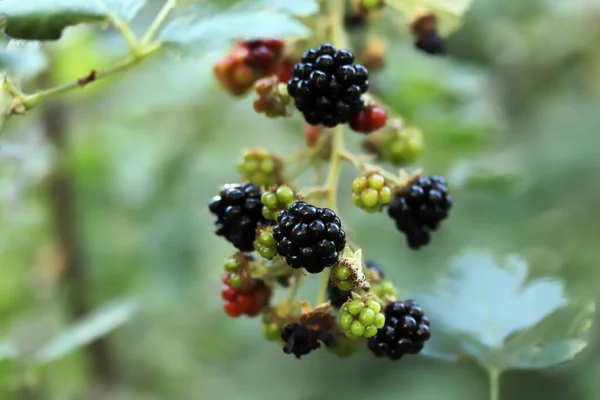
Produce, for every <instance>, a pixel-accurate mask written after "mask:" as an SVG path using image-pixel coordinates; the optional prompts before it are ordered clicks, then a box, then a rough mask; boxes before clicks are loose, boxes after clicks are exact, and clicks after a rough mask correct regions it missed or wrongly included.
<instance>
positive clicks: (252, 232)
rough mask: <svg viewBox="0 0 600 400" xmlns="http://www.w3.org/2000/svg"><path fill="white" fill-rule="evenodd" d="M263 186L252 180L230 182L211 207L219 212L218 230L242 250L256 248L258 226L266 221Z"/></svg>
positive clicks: (211, 210) (217, 219) (213, 210)
mask: <svg viewBox="0 0 600 400" xmlns="http://www.w3.org/2000/svg"><path fill="white" fill-rule="evenodd" d="M261 195H262V192H261V190H260V189H259V188H258V186H256V185H254V184H252V183H244V184H237V183H236V184H227V185H225V186H223V187H222V188H221V192H220V193H219V195H218V196H215V197H213V198H212V199H211V201H210V203H209V205H208V208H209V209H210V212H211V213H213V214H215V225H216V226H217V231H216V234H217V235H219V236H223V237H224V238H225V239H227V240H228V241H229V242H231V243H232V244H233V245H234V246H235V247H237V248H238V249H239V250H241V251H252V250H254V244H253V243H254V239H255V238H256V237H255V236H256V228H257V227H258V225H259V224H262V223H266V220H265V219H264V218H263V216H262V212H261V211H262V207H263V205H262V203H261V202H260V196H261Z"/></svg>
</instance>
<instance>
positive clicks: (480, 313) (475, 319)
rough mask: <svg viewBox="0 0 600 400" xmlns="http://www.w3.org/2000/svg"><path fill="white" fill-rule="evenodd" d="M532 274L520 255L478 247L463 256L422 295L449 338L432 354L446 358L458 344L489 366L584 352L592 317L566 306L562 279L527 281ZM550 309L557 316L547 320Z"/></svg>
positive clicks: (529, 364)
mask: <svg viewBox="0 0 600 400" xmlns="http://www.w3.org/2000/svg"><path fill="white" fill-rule="evenodd" d="M527 273H528V266H527V262H526V261H525V260H524V259H522V258H521V257H518V256H507V257H505V258H504V259H498V258H496V257H495V256H494V255H493V254H491V253H490V252H487V251H474V250H472V251H465V252H464V253H462V254H461V255H459V256H458V257H457V258H456V259H455V260H454V262H453V264H452V267H451V270H450V272H449V274H448V276H446V277H444V278H442V279H441V280H440V281H439V282H438V284H437V285H436V289H435V290H434V291H433V292H432V293H425V294H421V295H420V297H419V301H420V302H421V303H422V304H423V306H424V307H426V308H427V310H428V312H429V313H430V315H431V320H432V325H434V326H437V327H438V332H437V334H438V335H441V336H442V338H440V339H438V340H439V341H441V342H440V343H446V345H445V347H443V348H444V349H445V351H441V352H440V351H433V352H430V353H429V355H431V356H433V357H439V358H446V359H447V358H448V354H447V353H448V351H449V350H448V349H452V346H449V345H448V343H449V344H452V343H454V348H459V349H460V351H461V352H464V353H466V354H467V355H470V356H471V357H473V358H475V359H477V360H478V361H479V362H480V363H481V364H482V365H483V366H485V367H492V366H493V367H494V368H498V369H509V368H538V367H540V366H548V365H553V364H557V363H560V362H563V361H566V360H568V359H570V358H572V357H573V356H574V355H575V354H577V353H578V352H579V351H581V349H583V347H585V341H584V340H583V339H582V338H583V335H584V334H585V333H586V332H587V330H588V329H589V326H590V323H589V318H587V317H586V318H583V317H581V318H576V315H575V314H573V313H572V312H568V311H566V312H563V311H562V310H563V308H562V307H563V306H565V305H566V304H567V299H566V298H565V295H564V288H563V285H562V283H561V282H559V281H555V280H550V279H537V280H534V281H531V282H526V278H527ZM559 310H560V311H559ZM564 310H569V309H568V308H566V309H564ZM551 314H552V316H553V318H555V319H552V318H548V320H545V318H546V317H548V316H549V315H551ZM555 315H557V316H558V317H556V316H555ZM588 317H589V316H588ZM556 318H558V320H559V322H557V320H556ZM580 320H582V321H585V322H581V321H580ZM548 321H550V322H548ZM536 325H537V326H536ZM557 325H558V326H564V327H566V329H564V330H560V329H556V326H557ZM581 326H583V327H584V328H585V329H583V328H581ZM545 327H547V328H545ZM547 331H548V332H552V334H553V336H548V335H549V333H548V332H547ZM438 347H439V346H438ZM440 354H441V355H443V357H441V356H440Z"/></svg>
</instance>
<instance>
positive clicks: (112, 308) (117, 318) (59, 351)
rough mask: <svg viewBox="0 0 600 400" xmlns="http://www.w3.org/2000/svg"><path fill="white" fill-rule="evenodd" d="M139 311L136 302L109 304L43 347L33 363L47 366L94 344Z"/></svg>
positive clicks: (36, 354) (124, 301)
mask: <svg viewBox="0 0 600 400" xmlns="http://www.w3.org/2000/svg"><path fill="white" fill-rule="evenodd" d="M138 309H139V306H138V303H137V302H136V301H134V300H122V301H118V302H114V303H111V304H108V305H106V306H104V307H102V308H100V309H98V310H96V311H94V312H93V313H92V314H90V315H89V316H87V317H85V318H84V319H82V320H81V321H79V322H77V323H75V324H74V325H73V326H72V327H71V328H69V329H68V330H66V331H65V332H63V333H62V334H61V335H59V336H58V337H56V338H55V339H53V340H51V341H50V342H49V343H47V344H46V345H44V346H42V348H40V349H39V350H38V351H37V352H36V353H35V354H34V356H33V361H34V362H35V363H36V364H38V365H41V364H46V363H49V362H52V361H54V360H57V359H59V358H61V357H63V356H65V355H67V354H68V353H70V352H72V351H75V350H77V349H78V348H80V347H83V346H85V345H87V344H89V343H92V342H93V341H94V340H96V339H98V338H101V337H103V336H105V335H107V334H108V333H110V332H111V331H112V330H114V329H116V328H118V327H119V326H121V325H123V324H124V323H126V322H127V321H129V320H130V319H131V318H132V317H133V315H134V314H135V313H136V312H137V311H138Z"/></svg>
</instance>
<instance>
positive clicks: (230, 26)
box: [160, 0, 310, 52]
mask: <svg viewBox="0 0 600 400" xmlns="http://www.w3.org/2000/svg"><path fill="white" fill-rule="evenodd" d="M261 5H263V6H264V4H261V2H253V1H251V0H248V1H243V2H241V3H238V4H236V5H235V6H234V7H230V8H228V9H226V10H224V11H223V10H215V9H212V10H211V9H209V8H208V7H206V6H204V7H199V6H197V7H192V8H190V10H189V12H187V13H185V14H184V15H183V16H182V17H179V18H177V19H175V20H174V21H172V22H171V23H170V24H169V25H167V26H166V27H165V29H164V30H163V31H162V32H161V35H160V38H161V40H162V41H164V42H165V44H167V45H170V46H171V47H176V48H178V49H181V50H183V51H185V52H200V51H205V50H206V49H207V48H208V49H211V48H218V47H221V46H227V45H228V44H229V43H230V42H231V41H232V40H234V39H240V38H257V37H272V36H277V37H283V36H297V37H303V36H307V35H309V34H310V30H309V29H308V27H306V26H305V25H304V24H302V23H301V22H300V21H298V20H296V19H294V17H293V16H292V15H291V14H290V13H289V12H286V11H285V10H282V9H281V8H280V7H270V8H269V7H267V8H265V7H261Z"/></svg>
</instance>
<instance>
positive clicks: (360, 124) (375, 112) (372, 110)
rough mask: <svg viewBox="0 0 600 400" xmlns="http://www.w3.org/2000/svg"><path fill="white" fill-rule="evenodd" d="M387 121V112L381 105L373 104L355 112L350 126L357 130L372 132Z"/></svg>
mask: <svg viewBox="0 0 600 400" xmlns="http://www.w3.org/2000/svg"><path fill="white" fill-rule="evenodd" d="M386 121H387V112H386V111H385V110H384V109H383V108H381V107H379V106H371V107H367V108H366V109H364V110H363V111H361V112H359V113H356V114H354V115H353V117H352V119H351V120H350V127H351V128H352V130H353V131H355V132H360V133H370V132H373V131H376V130H378V129H380V128H382V127H383V126H384V125H385V123H386Z"/></svg>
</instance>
